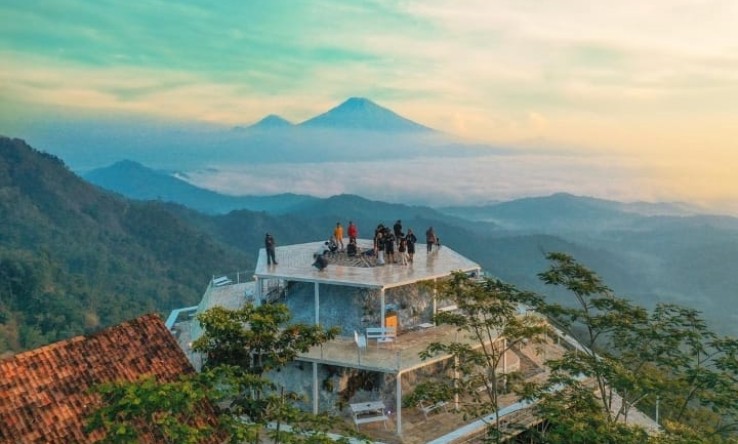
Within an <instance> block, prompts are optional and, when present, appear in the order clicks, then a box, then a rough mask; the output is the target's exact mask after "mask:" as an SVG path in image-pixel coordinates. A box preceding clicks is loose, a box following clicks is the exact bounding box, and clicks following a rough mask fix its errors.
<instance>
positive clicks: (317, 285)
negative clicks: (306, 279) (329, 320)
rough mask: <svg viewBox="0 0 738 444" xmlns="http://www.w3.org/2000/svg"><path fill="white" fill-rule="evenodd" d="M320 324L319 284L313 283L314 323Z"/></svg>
mask: <svg viewBox="0 0 738 444" xmlns="http://www.w3.org/2000/svg"><path fill="white" fill-rule="evenodd" d="M319 324H320V284H319V283H317V282H316V283H315V325H319Z"/></svg>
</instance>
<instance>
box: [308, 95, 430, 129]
mask: <svg viewBox="0 0 738 444" xmlns="http://www.w3.org/2000/svg"><path fill="white" fill-rule="evenodd" d="M300 126H302V127H310V128H330V129H354V130H368V131H383V132H418V131H433V130H432V129H431V128H428V127H427V126H423V125H421V124H419V123H416V122H413V121H412V120H409V119H406V118H404V117H402V116H400V115H398V114H397V113H395V112H394V111H392V110H390V109H387V108H385V107H383V106H380V105H377V104H376V103H374V102H373V101H371V100H369V99H367V98H364V97H350V98H348V99H346V100H345V101H344V102H342V103H341V104H340V105H338V106H336V107H334V108H331V109H330V110H328V111H327V112H325V113H323V114H321V115H319V116H316V117H313V118H312V119H309V120H306V121H305V122H302V123H301V124H300Z"/></svg>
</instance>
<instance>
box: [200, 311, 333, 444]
mask: <svg viewBox="0 0 738 444" xmlns="http://www.w3.org/2000/svg"><path fill="white" fill-rule="evenodd" d="M290 318H291V316H290V313H289V310H288V309H287V307H286V306H285V305H283V304H265V305H260V306H254V305H250V304H248V305H244V306H243V307H241V308H239V309H237V310H229V309H226V308H223V307H213V308H211V309H210V310H208V311H206V312H204V313H201V314H200V315H198V317H197V319H198V321H200V323H201V325H202V327H203V334H202V336H201V337H200V338H198V339H197V340H196V341H195V342H194V343H193V349H194V350H195V351H198V352H202V353H203V354H204V355H205V363H204V368H205V369H210V370H214V369H223V368H227V369H229V371H228V372H227V373H226V375H227V378H226V379H223V380H221V381H218V382H217V383H218V385H221V386H228V387H229V388H230V389H231V396H229V397H228V398H227V399H226V400H224V401H223V402H221V403H220V405H221V406H222V408H223V409H224V410H225V411H227V412H229V413H230V415H231V416H232V417H245V418H246V419H247V420H248V422H249V423H251V424H253V425H254V427H252V429H251V430H250V432H249V437H248V438H249V439H250V441H251V442H258V441H259V435H260V433H262V432H265V433H267V434H268V435H269V436H270V438H271V439H272V441H273V442H275V443H278V442H294V443H297V442H310V443H313V442H315V443H317V442H323V440H324V439H327V438H326V435H325V433H324V432H325V431H326V430H327V427H329V426H331V425H333V424H335V421H333V420H332V419H331V418H329V417H327V416H326V415H318V416H317V417H316V416H315V415H312V414H307V413H305V412H303V411H301V410H300V409H299V408H297V407H296V406H295V405H294V401H297V400H298V398H297V396H296V395H295V394H294V393H292V392H289V391H286V390H284V388H283V387H278V386H276V385H275V384H273V383H272V382H271V381H269V380H268V379H267V378H266V377H265V376H264V375H265V373H267V372H269V371H274V370H277V369H279V368H281V367H283V366H285V365H286V364H288V363H289V362H291V361H293V360H294V359H295V358H296V357H297V355H298V353H301V352H307V351H308V350H309V349H310V348H311V347H314V346H317V345H320V344H323V343H325V342H327V341H329V340H331V339H333V338H335V336H336V335H337V334H338V329H337V328H331V329H324V328H323V327H321V326H319V325H304V324H290V323H289V321H290ZM285 423H288V427H287V428H285V427H283V424H285ZM269 424H273V425H275V426H276V427H274V428H268V427H267V425H269Z"/></svg>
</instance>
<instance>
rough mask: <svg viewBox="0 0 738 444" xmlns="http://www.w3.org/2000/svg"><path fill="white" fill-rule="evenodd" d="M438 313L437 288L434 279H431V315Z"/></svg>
mask: <svg viewBox="0 0 738 444" xmlns="http://www.w3.org/2000/svg"><path fill="white" fill-rule="evenodd" d="M436 314H438V290H437V289H436V280H435V279H433V316H435V315H436Z"/></svg>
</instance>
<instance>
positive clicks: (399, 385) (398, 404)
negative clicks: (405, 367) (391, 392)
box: [395, 372, 402, 436]
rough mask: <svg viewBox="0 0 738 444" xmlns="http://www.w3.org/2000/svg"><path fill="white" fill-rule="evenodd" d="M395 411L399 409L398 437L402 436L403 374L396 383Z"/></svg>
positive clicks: (398, 376)
mask: <svg viewBox="0 0 738 444" xmlns="http://www.w3.org/2000/svg"><path fill="white" fill-rule="evenodd" d="M395 384H396V387H395V409H397V412H396V413H397V421H396V425H397V430H396V432H397V436H402V373H399V372H398V373H397V380H396V382H395Z"/></svg>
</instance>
